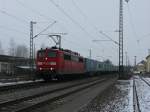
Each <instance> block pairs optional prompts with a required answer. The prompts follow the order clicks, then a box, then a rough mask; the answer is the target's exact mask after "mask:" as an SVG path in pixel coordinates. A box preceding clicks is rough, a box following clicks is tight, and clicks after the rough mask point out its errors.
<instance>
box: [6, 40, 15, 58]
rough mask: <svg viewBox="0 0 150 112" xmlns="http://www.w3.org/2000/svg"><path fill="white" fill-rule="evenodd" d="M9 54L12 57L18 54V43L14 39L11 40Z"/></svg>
mask: <svg viewBox="0 0 150 112" xmlns="http://www.w3.org/2000/svg"><path fill="white" fill-rule="evenodd" d="M8 54H9V55H10V56H15V54H16V43H15V41H14V39H13V38H11V39H10V47H9V52H8Z"/></svg>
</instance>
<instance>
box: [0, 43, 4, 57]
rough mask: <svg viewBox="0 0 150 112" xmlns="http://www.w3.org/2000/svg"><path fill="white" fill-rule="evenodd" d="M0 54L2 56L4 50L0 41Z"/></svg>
mask: <svg viewBox="0 0 150 112" xmlns="http://www.w3.org/2000/svg"><path fill="white" fill-rule="evenodd" d="M0 54H4V50H3V48H2V44H1V41H0Z"/></svg>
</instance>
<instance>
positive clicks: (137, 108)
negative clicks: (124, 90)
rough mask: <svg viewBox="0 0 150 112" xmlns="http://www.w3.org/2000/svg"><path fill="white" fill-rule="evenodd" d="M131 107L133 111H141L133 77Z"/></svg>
mask: <svg viewBox="0 0 150 112" xmlns="http://www.w3.org/2000/svg"><path fill="white" fill-rule="evenodd" d="M133 108H134V112H141V110H140V105H139V99H138V94H137V89H136V84H135V79H134V78H133Z"/></svg>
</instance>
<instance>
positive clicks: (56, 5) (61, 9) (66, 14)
mask: <svg viewBox="0 0 150 112" xmlns="http://www.w3.org/2000/svg"><path fill="white" fill-rule="evenodd" d="M49 1H50V2H51V3H52V4H53V5H54V6H55V7H57V8H58V9H59V10H60V11H61V12H62V13H63V14H64V15H65V16H66V17H67V18H69V19H70V20H71V21H72V22H73V23H74V24H75V25H77V26H78V27H79V28H80V29H81V30H82V31H84V32H85V33H86V34H87V35H88V36H89V37H90V38H92V39H93V37H92V36H91V34H90V33H89V32H87V31H86V30H85V28H84V27H82V26H81V25H80V24H79V23H78V22H77V21H75V20H74V19H73V18H72V17H71V16H70V15H69V14H68V13H67V12H65V10H64V9H63V8H62V7H60V6H59V5H58V4H56V3H55V2H54V1H53V0H49Z"/></svg>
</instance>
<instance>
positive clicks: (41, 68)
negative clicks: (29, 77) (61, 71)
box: [36, 49, 58, 80]
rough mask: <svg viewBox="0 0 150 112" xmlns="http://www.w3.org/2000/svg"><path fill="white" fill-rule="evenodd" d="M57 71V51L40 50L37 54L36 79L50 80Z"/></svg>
mask: <svg viewBox="0 0 150 112" xmlns="http://www.w3.org/2000/svg"><path fill="white" fill-rule="evenodd" d="M57 69H58V50H53V49H44V50H43V49H41V50H39V51H38V52H37V60H36V70H37V75H38V77H41V78H44V79H45V80H50V79H52V78H53V77H55V76H56V74H57Z"/></svg>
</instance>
